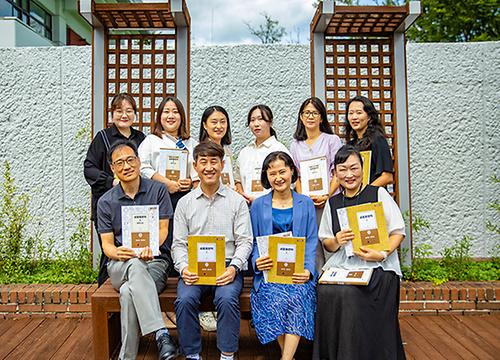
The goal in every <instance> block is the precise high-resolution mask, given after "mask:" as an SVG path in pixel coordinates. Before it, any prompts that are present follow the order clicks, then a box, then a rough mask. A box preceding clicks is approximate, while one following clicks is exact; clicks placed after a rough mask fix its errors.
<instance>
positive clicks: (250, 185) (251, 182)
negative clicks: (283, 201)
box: [244, 165, 265, 196]
mask: <svg viewBox="0 0 500 360" xmlns="http://www.w3.org/2000/svg"><path fill="white" fill-rule="evenodd" d="M261 172H262V166H258V165H256V166H254V167H253V168H252V171H251V173H250V174H249V175H247V177H246V178H245V180H246V181H245V189H244V190H245V193H247V194H249V195H252V196H260V195H262V194H264V192H265V189H264V187H263V186H262V182H261V181H260V174H261Z"/></svg>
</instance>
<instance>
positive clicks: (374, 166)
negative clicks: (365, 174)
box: [349, 134, 394, 184]
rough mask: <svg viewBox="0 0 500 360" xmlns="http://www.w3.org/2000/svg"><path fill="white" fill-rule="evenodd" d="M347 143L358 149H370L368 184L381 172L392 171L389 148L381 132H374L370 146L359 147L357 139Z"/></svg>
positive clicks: (392, 165)
mask: <svg viewBox="0 0 500 360" xmlns="http://www.w3.org/2000/svg"><path fill="white" fill-rule="evenodd" d="M349 145H353V146H354V147H356V148H357V149H358V150H359V151H366V150H371V152H372V160H371V167H370V184H371V183H372V182H374V181H375V180H376V179H377V178H378V177H379V176H380V175H382V173H383V172H389V173H393V172H394V164H393V163H392V157H391V150H390V148H389V144H388V143H387V140H386V139H385V137H384V136H383V135H381V134H376V135H375V137H374V139H373V141H372V143H371V144H370V148H368V149H361V148H360V147H359V140H351V141H350V142H349Z"/></svg>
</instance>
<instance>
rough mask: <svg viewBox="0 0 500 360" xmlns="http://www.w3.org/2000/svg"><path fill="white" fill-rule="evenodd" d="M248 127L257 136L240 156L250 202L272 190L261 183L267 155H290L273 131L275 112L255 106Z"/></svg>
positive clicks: (242, 175)
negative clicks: (276, 152)
mask: <svg viewBox="0 0 500 360" xmlns="http://www.w3.org/2000/svg"><path fill="white" fill-rule="evenodd" d="M247 126H248V127H249V128H250V131H251V132H252V134H253V135H254V136H255V141H252V142H251V143H250V144H248V145H247V146H245V147H244V148H243V149H242V150H241V152H240V155H239V156H238V165H239V168H240V175H241V184H242V186H243V191H244V193H243V194H242V195H243V196H244V197H245V198H246V199H247V201H248V202H252V201H253V200H255V199H256V198H257V197H259V196H261V195H264V194H267V193H268V192H269V191H270V190H266V189H264V188H263V186H262V184H261V183H260V174H261V171H262V163H263V162H264V159H265V158H266V156H267V155H269V154H270V153H272V152H274V151H284V152H286V153H287V154H289V152H288V149H287V148H286V147H285V145H283V144H282V143H280V142H279V141H278V140H277V139H276V131H274V129H273V127H272V126H273V112H272V111H271V109H270V108H269V106H267V105H255V106H254V107H252V108H251V109H250V111H249V112H248V117H247Z"/></svg>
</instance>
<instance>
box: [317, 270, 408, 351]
mask: <svg viewBox="0 0 500 360" xmlns="http://www.w3.org/2000/svg"><path fill="white" fill-rule="evenodd" d="M317 292H318V306H317V309H316V327H315V334H314V348H313V359H314V360H326V359H328V360H334V359H339V360H365V359H366V360H377V359H380V360H392V359H397V360H400V359H405V353H404V349H403V344H402V341H401V333H400V330H399V321H398V310H399V277H398V276H397V275H396V274H395V273H394V272H392V271H384V270H382V268H377V269H375V270H374V271H373V274H372V278H371V280H370V283H369V284H368V286H356V285H318V287H317Z"/></svg>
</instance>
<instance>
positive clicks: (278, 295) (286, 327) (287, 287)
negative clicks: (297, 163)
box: [250, 208, 316, 344]
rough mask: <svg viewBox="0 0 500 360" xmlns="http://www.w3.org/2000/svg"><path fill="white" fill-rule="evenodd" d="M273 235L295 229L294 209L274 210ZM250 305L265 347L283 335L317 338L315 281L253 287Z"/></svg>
mask: <svg viewBox="0 0 500 360" xmlns="http://www.w3.org/2000/svg"><path fill="white" fill-rule="evenodd" d="M272 211H273V212H272V215H273V233H274V234H277V233H281V232H286V231H291V230H292V219H293V213H292V208H289V209H283V210H282V209H275V208H273V210H272ZM250 302H251V305H252V318H253V323H254V325H255V332H256V333H257V338H258V339H259V341H260V342H261V343H262V344H267V343H269V342H271V341H274V340H276V339H277V338H278V336H280V335H284V334H294V335H299V336H302V337H304V338H306V339H308V340H313V336H314V313H315V312H316V289H315V284H314V282H313V281H308V282H306V283H305V284H300V285H298V284H297V285H291V284H275V283H263V284H261V286H260V287H259V290H258V291H255V289H254V288H252V291H251V297H250Z"/></svg>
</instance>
